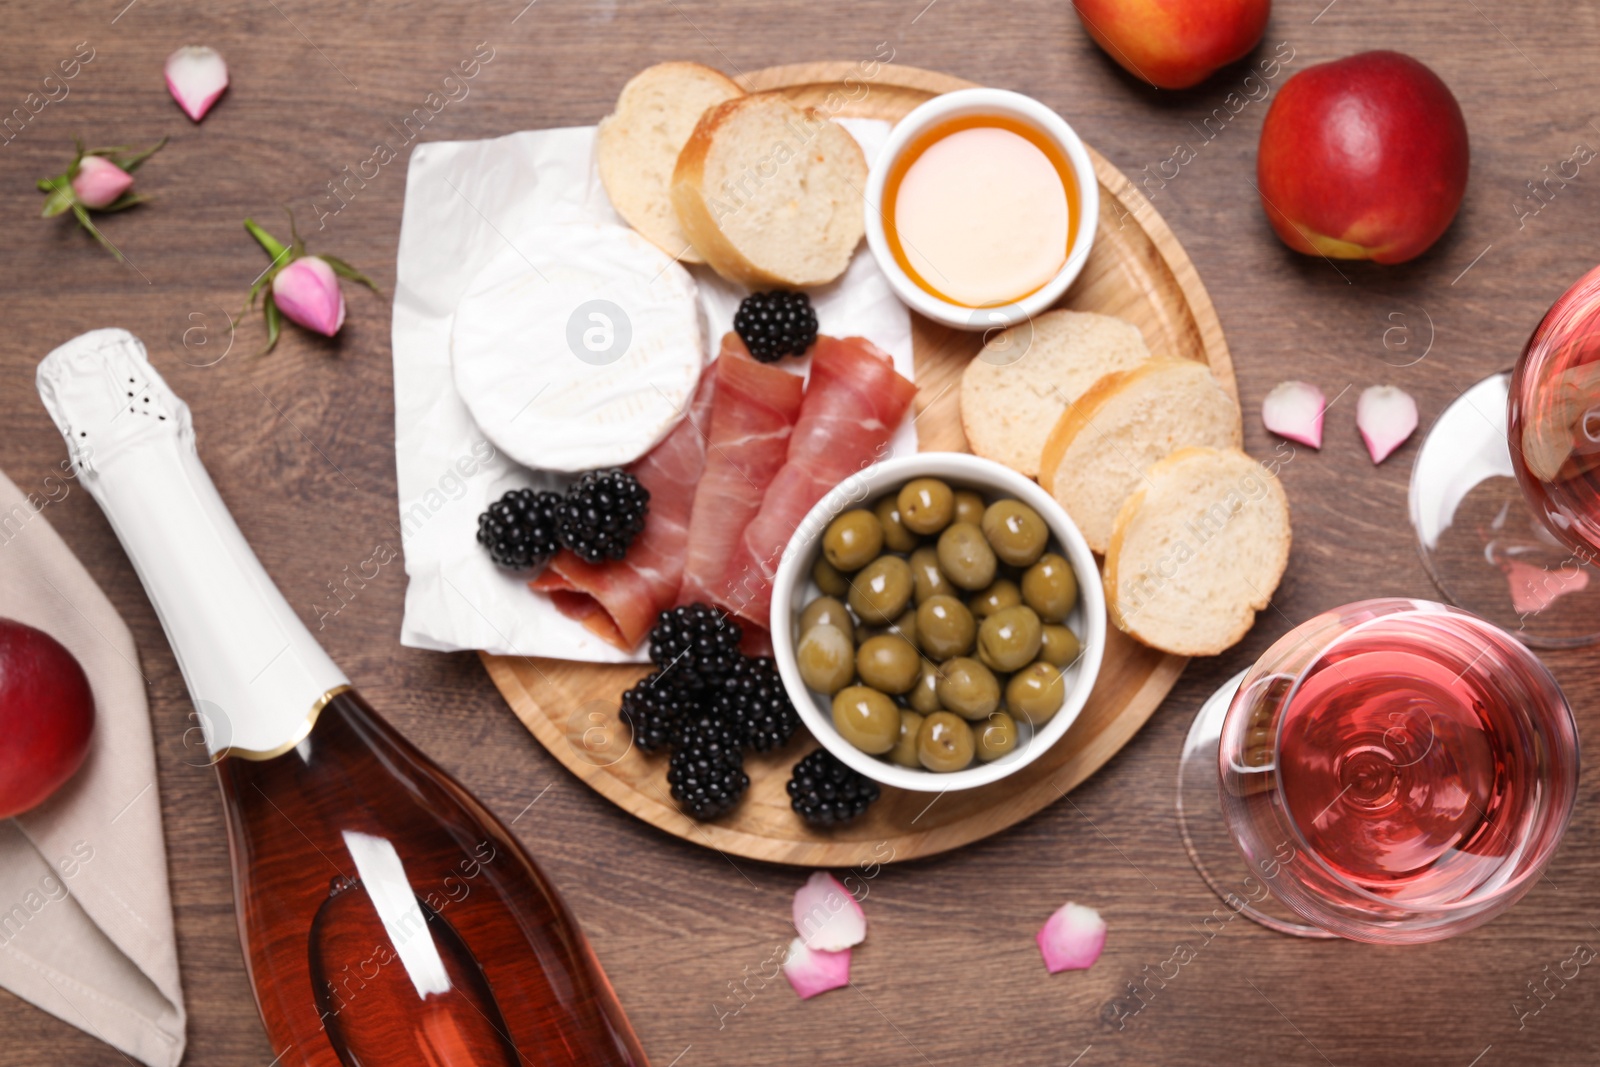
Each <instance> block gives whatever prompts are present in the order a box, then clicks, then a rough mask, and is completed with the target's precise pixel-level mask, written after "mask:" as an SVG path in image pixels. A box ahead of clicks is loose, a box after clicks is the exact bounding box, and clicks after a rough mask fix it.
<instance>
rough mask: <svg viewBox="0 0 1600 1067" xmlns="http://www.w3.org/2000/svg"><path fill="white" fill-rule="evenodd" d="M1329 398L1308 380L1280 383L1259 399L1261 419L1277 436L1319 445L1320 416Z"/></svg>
mask: <svg viewBox="0 0 1600 1067" xmlns="http://www.w3.org/2000/svg"><path fill="white" fill-rule="evenodd" d="M1327 407H1328V398H1327V397H1325V396H1323V395H1322V390H1321V389H1318V388H1317V387H1316V386H1314V385H1312V384H1311V383H1310V382H1281V383H1279V384H1278V385H1275V386H1273V388H1272V392H1270V393H1268V394H1267V397H1266V399H1265V400H1263V401H1262V402H1261V421H1262V423H1263V424H1264V425H1265V426H1266V428H1267V429H1269V430H1271V431H1272V432H1273V433H1275V434H1277V435H1278V436H1279V437H1287V438H1288V439H1289V440H1291V441H1298V442H1300V443H1301V444H1303V445H1309V446H1311V447H1312V448H1321V447H1322V415H1323V413H1324V412H1325V411H1326V410H1327Z"/></svg>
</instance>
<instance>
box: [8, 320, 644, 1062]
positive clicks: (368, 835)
mask: <svg viewBox="0 0 1600 1067" xmlns="http://www.w3.org/2000/svg"><path fill="white" fill-rule="evenodd" d="M38 377H39V392H40V394H41V396H42V397H43V398H44V402H45V406H46V407H47V408H48V409H49V411H50V415H51V417H52V418H54V419H55V422H56V425H57V426H58V427H59V428H60V429H61V432H62V434H63V435H64V436H65V437H66V439H67V443H68V448H69V451H70V452H71V455H72V460H73V463H74V465H75V467H76V469H77V471H78V476H79V478H80V480H81V481H82V483H83V484H84V486H85V487H86V488H87V489H88V491H89V492H90V494H91V495H93V496H94V498H95V500H97V501H98V502H99V504H100V506H101V508H102V509H103V510H104V511H105V515H106V518H107V519H108V520H109V521H110V523H111V526H112V528H113V529H114V530H115V531H116V533H117V536H118V538H119V539H120V540H121V541H122V545H123V547H124V549H126V551H127V553H128V557H129V559H130V560H132V561H133V565H134V568H135V569H136V570H137V571H138V573H139V577H140V579H141V580H142V581H143V583H144V587H145V591H146V592H147V593H148V594H149V596H150V600H151V603H152V604H154V606H155V609H156V613H157V615H159V616H160V619H161V625H162V627H163V629H164V630H165V631H166V634H167V639H168V640H169V641H170V642H171V644H172V649H173V652H174V653H175V654H176V656H177V660H178V665H179V667H180V668H181V669H182V671H183V676H184V680H185V682H186V683H187V684H188V687H189V693H190V695H191V696H192V697H193V699H194V703H195V707H196V709H197V710H198V711H199V713H200V719H201V724H202V728H203V729H204V731H205V739H206V745H207V748H208V750H209V752H210V755H211V758H212V760H213V762H214V764H215V766H216V770H217V779H218V781H219V783H220V784H221V786H222V800H223V805H224V807H225V808H226V810H227V816H228V842H229V846H230V852H231V855H232V859H233V873H234V899H235V902H236V905H237V908H238V915H239V939H240V942H241V943H242V945H243V948H244V957H245V965H246V967H247V969H248V971H249V975H250V981H251V985H252V986H253V987H254V989H255V995H256V1003H257V1005H258V1006H259V1008H260V1010H261V1018H262V1022H263V1023H265V1025H266V1030H267V1036H268V1038H269V1039H270V1041H271V1043H272V1049H273V1052H274V1053H276V1054H277V1056H278V1059H277V1061H275V1062H276V1063H277V1064H281V1065H284V1067H289V1065H315V1067H338V1065H343V1067H356V1065H363V1067H365V1065H376V1064H382V1065H383V1067H469V1065H471V1067H490V1065H493V1067H502V1065H504V1067H514V1065H517V1064H540V1065H547V1064H551V1065H553V1064H617V1065H624V1064H626V1065H643V1064H644V1063H645V1057H644V1054H643V1051H642V1050H641V1049H640V1047H639V1043H638V1040H637V1039H636V1038H635V1037H634V1034H633V1031H632V1030H631V1029H630V1027H629V1025H628V1021H627V1019H626V1018H625V1017H624V1016H623V1014H622V1009H621V1007H620V1006H619V1005H618V1004H617V1000H616V997H615V995H614V994H613V992H612V990H611V986H610V985H609V983H608V982H607V981H606V977H605V975H604V974H603V973H602V972H601V970H600V966H599V964H598V963H597V962H596V960H595V958H594V955H593V953H592V952H591V951H590V949H589V946H588V944H587V942H586V941H585V940H584V937H583V934H582V932H581V931H580V930H579V929H578V926H577V924H576V923H575V922H574V921H573V919H572V916H571V915H570V914H568V912H567V910H566V908H565V906H564V905H563V904H562V902H561V900H560V898H559V897H558V896H557V895H556V893H555V891H554V890H553V889H552V888H551V887H550V885H549V884H548V883H547V882H546V881H545V879H544V876H543V875H541V874H540V873H539V870H538V868H537V867H535V866H534V864H533V861H532V860H531V859H530V858H529V857H528V855H527V853H526V852H524V851H523V849H522V846H521V845H520V844H519V843H518V841H517V839H516V838H515V837H513V836H512V835H511V833H510V832H509V831H508V830H507V829H506V828H505V827H504V826H503V825H501V823H500V822H499V820H498V819H496V818H495V817H494V815H492V814H491V813H490V812H488V811H487V810H486V809H485V808H484V807H483V805H481V804H480V803H478V801H477V800H475V799H474V798H473V797H472V796H471V794H469V793H468V792H467V791H466V790H464V789H463V788H462V787H461V786H460V785H459V784H457V783H456V782H455V780H454V779H452V778H451V777H450V776H449V775H447V774H445V773H444V772H443V771H442V770H440V769H439V768H438V767H437V766H435V765H434V764H433V762H432V761H430V760H429V759H428V758H427V757H426V756H425V755H423V754H422V753H421V752H419V751H418V750H417V749H416V748H414V747H413V746H412V745H411V744H409V743H408V742H407V741H406V740H405V738H403V737H401V736H400V735H399V734H398V733H396V732H395V731H394V729H393V728H392V727H390V726H389V725H388V723H386V722H384V720H383V719H382V718H380V717H379V716H378V714H377V713H376V712H375V711H373V710H372V708H371V707H369V706H368V705H367V703H366V701H364V700H362V699H361V697H360V696H359V695H357V693H356V692H355V690H353V689H352V688H351V687H350V683H349V681H348V680H347V679H346V678H345V676H344V675H343V674H342V673H341V672H340V670H339V668H338V667H337V666H335V665H334V663H333V661H332V660H331V659H329V658H328V656H327V654H326V653H325V652H323V650H322V648H321V647H320V646H319V645H318V644H317V642H316V640H315V639H314V638H313V637H312V636H311V634H310V632H309V631H307V629H306V628H305V626H304V625H303V624H302V623H301V622H300V620H299V619H298V617H297V616H296V615H295V613H294V610H293V609H292V608H290V606H289V604H288V602H287V601H285V600H284V598H283V595H282V594H281V593H280V592H279V591H278V590H277V588H276V587H275V586H274V585H273V584H272V580H271V579H270V578H269V577H268V576H267V573H266V571H264V570H263V569H262V567H261V564H260V563H259V562H258V561H257V560H256V557H255V555H254V554H253V553H252V552H251V551H250V547H249V545H247V544H246V543H245V540H244V537H243V536H242V535H241V534H240V532H239V528H238V527H237V526H236V525H234V522H233V518H232V516H231V515H229V513H228V510H227V507H226V506H225V505H224V504H223V502H222V498H221V497H220V496H218V494H217V490H216V487H215V486H214V485H213V484H212V482H211V478H210V476H209V475H208V474H207V473H206V470H205V468H204V467H203V466H202V465H201V463H200V458H199V455H198V453H197V452H196V450H195V438H194V429H193V425H192V423H191V421H190V417H189V409H188V407H187V406H186V405H185V404H184V403H183V401H182V400H180V399H179V398H178V397H177V396H176V395H175V394H174V393H173V392H172V390H171V389H170V388H168V386H167V384H166V382H164V381H163V380H162V379H161V377H160V375H158V374H157V373H156V371H155V370H154V368H152V367H151V365H150V363H149V362H148V360H147V359H146V357H145V352H144V346H143V345H142V344H141V343H140V342H139V341H138V339H137V338H135V337H134V336H133V335H132V334H129V333H128V332H126V331H124V330H95V331H93V332H91V333H88V334H85V335H83V336H82V337H78V338H76V339H74V340H72V341H69V342H67V343H66V344H65V345H62V346H61V347H60V348H58V349H56V350H55V351H54V352H52V353H50V355H49V356H47V357H46V358H45V360H44V361H43V362H42V363H41V364H40V366H39V375H38Z"/></svg>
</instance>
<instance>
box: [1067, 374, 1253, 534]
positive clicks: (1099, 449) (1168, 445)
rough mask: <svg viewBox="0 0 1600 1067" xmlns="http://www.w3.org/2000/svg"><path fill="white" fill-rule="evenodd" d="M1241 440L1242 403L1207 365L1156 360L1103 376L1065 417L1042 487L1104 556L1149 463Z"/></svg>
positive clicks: (1068, 410)
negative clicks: (1189, 448)
mask: <svg viewBox="0 0 1600 1067" xmlns="http://www.w3.org/2000/svg"><path fill="white" fill-rule="evenodd" d="M1241 443H1242V440H1241V430H1240V424H1239V405H1238V404H1236V403H1234V400H1233V397H1231V396H1229V395H1228V392H1227V390H1225V389H1223V388H1222V385H1221V384H1220V383H1219V382H1218V381H1217V380H1216V378H1214V377H1212V375H1211V371H1210V370H1209V369H1208V368H1207V367H1206V366H1205V364H1203V363H1196V362H1194V361H1193V360H1187V359H1151V360H1148V361H1146V362H1145V363H1143V364H1141V365H1140V366H1138V367H1135V368H1134V369H1133V370H1127V371H1117V372H1114V373H1112V374H1107V375H1105V376H1104V377H1102V378H1100V379H1099V380H1098V381H1096V382H1095V383H1094V385H1092V386H1090V387H1089V389H1088V391H1087V392H1085V393H1084V394H1083V396H1081V397H1079V398H1078V400H1077V402H1076V403H1074V404H1072V405H1071V406H1070V407H1068V408H1067V410H1066V411H1065V412H1063V413H1062V415H1061V418H1060V419H1059V420H1057V422H1056V425H1055V428H1054V429H1053V430H1051V431H1050V436H1049V438H1048V439H1047V440H1046V441H1045V446H1044V452H1043V454H1042V455H1041V457H1040V460H1039V484H1040V485H1042V486H1044V488H1045V489H1046V490H1047V491H1048V492H1049V493H1050V495H1051V496H1053V497H1055V498H1056V500H1057V501H1058V502H1059V503H1060V504H1061V506H1062V507H1063V508H1065V509H1066V511H1067V514H1068V515H1070V516H1072V521H1073V522H1075V523H1077V526H1078V529H1079V530H1080V531H1082V533H1083V537H1084V540H1086V541H1088V542H1089V547H1090V548H1092V549H1094V550H1095V551H1096V552H1101V553H1103V552H1105V550H1106V546H1107V545H1108V544H1110V542H1111V525H1112V523H1113V521H1115V519H1116V517H1117V511H1118V510H1119V509H1120V508H1121V507H1122V502H1123V501H1124V500H1126V499H1128V496H1129V495H1130V494H1131V493H1133V491H1134V490H1135V489H1138V488H1139V486H1140V484H1141V483H1142V482H1143V481H1144V479H1145V471H1146V470H1147V469H1148V468H1149V467H1150V465H1151V464H1153V463H1155V462H1156V461H1157V460H1159V459H1162V458H1163V457H1165V456H1168V455H1170V454H1171V453H1172V452H1174V451H1176V450H1177V449H1179V448H1182V447H1184V446H1186V445H1203V446H1209V447H1211V448H1237V447H1239V445H1240V444H1241Z"/></svg>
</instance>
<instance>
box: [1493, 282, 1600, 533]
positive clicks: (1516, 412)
mask: <svg viewBox="0 0 1600 1067" xmlns="http://www.w3.org/2000/svg"><path fill="white" fill-rule="evenodd" d="M1507 422H1508V427H1509V433H1508V438H1509V441H1510V444H1511V461H1512V467H1513V469H1514V470H1515V472H1516V476H1517V481H1518V482H1519V483H1521V485H1522V491H1523V494H1524V495H1525V496H1526V497H1527V499H1528V503H1529V504H1530V505H1532V506H1533V508H1534V510H1535V512H1536V513H1537V514H1538V516H1539V519H1540V520H1541V521H1542V522H1543V523H1544V525H1545V527H1546V528H1547V529H1548V530H1549V531H1550V532H1551V533H1552V534H1554V535H1555V536H1556V537H1557V538H1558V539H1559V540H1560V541H1561V542H1562V543H1563V544H1565V545H1566V546H1567V547H1568V548H1570V549H1572V550H1573V552H1574V553H1576V554H1577V556H1578V559H1579V560H1581V561H1583V562H1588V563H1593V562H1594V561H1595V557H1596V555H1597V554H1600V267H1596V268H1595V269H1594V270H1591V271H1590V272H1589V273H1588V274H1585V275H1584V276H1583V277H1582V278H1580V279H1579V280H1578V282H1577V283H1576V284H1575V285H1573V286H1572V288H1570V289H1568V290H1567V291H1566V292H1565V293H1563V294H1562V296H1561V298H1560V299H1559V300H1557V301H1556V302H1555V304H1554V305H1552V306H1551V308H1550V310H1549V311H1548V312H1546V313H1545V316H1544V318H1543V319H1542V320H1540V322H1539V325H1538V327H1537V328H1536V329H1535V330H1534V331H1533V335H1532V336H1531V337H1529V338H1528V343H1527V345H1526V346H1525V347H1524V349H1523V352H1522V358H1521V359H1520V360H1518V361H1517V366H1516V369H1515V370H1514V371H1512V374H1511V393H1510V397H1509V398H1508V404H1507Z"/></svg>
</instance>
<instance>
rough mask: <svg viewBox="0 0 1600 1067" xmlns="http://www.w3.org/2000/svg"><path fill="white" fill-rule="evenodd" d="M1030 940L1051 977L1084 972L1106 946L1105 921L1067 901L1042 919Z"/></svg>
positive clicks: (1087, 909)
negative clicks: (1066, 972)
mask: <svg viewBox="0 0 1600 1067" xmlns="http://www.w3.org/2000/svg"><path fill="white" fill-rule="evenodd" d="M1034 940H1035V941H1037V942H1038V943H1039V954H1040V955H1041V956H1043V957H1044V965H1045V968H1046V969H1047V970H1049V972H1050V973H1051V974H1055V973H1056V972H1057V971H1081V970H1085V969H1086V968H1088V967H1090V966H1091V965H1093V963H1094V961H1095V960H1097V959H1099V958H1100V950H1101V949H1103V948H1105V947H1106V921H1105V920H1104V919H1102V918H1100V913H1099V912H1097V911H1095V910H1094V909H1093V908H1086V907H1084V906H1083V905H1082V904H1073V903H1071V902H1068V903H1066V904H1063V905H1061V907H1059V908H1057V909H1056V911H1055V913H1054V914H1053V915H1051V916H1050V918H1048V919H1046V920H1045V924H1044V925H1043V926H1042V927H1040V928H1039V933H1038V935H1037V936H1036V937H1035V938H1034Z"/></svg>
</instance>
